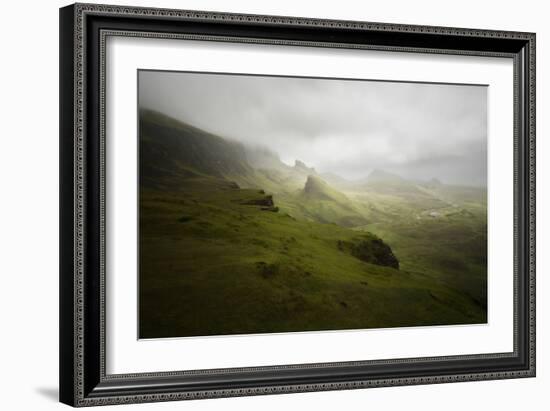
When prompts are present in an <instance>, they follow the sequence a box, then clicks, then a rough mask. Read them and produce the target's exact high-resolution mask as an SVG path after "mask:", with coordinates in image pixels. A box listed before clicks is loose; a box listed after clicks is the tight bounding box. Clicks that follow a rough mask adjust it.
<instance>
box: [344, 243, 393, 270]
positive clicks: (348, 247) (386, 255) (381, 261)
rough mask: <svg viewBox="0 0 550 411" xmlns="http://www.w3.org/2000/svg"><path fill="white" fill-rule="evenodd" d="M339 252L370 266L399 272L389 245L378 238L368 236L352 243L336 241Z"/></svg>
mask: <svg viewBox="0 0 550 411" xmlns="http://www.w3.org/2000/svg"><path fill="white" fill-rule="evenodd" d="M338 249H339V250H340V251H344V252H349V253H350V254H351V255H352V256H354V257H355V258H357V259H359V260H361V261H364V262H366V263H370V264H376V265H382V266H385V267H392V268H395V269H396V270H399V260H397V257H395V255H394V254H393V251H392V249H391V248H390V246H389V245H387V244H386V243H384V241H382V240H381V239H380V238H378V237H375V236H369V237H367V238H360V239H357V240H355V241H354V242H349V241H341V240H340V241H338Z"/></svg>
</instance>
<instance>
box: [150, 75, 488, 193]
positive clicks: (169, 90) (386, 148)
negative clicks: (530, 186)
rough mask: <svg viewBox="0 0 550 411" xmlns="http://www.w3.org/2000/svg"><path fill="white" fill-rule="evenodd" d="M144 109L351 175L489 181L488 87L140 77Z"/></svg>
mask: <svg viewBox="0 0 550 411" xmlns="http://www.w3.org/2000/svg"><path fill="white" fill-rule="evenodd" d="M139 104H140V107H145V108H150V109H154V110H158V111H160V112H163V113H165V114H167V115H169V116H172V117H175V118H177V119H179V120H182V121H185V122H187V123H190V124H192V125H194V126H196V127H199V128H202V129H204V130H207V131H210V132H212V133H216V134H218V135H220V136H222V137H226V138H230V139H233V140H237V141H241V142H243V143H245V144H249V145H259V146H265V147H268V148H269V149H271V150H273V151H275V152H277V153H278V154H279V155H280V157H281V159H282V160H283V161H285V162H287V163H293V162H294V160H295V159H300V160H302V161H304V162H306V163H307V164H308V165H311V166H314V167H315V168H316V169H317V170H318V171H321V172H331V173H335V174H339V175H341V176H342V177H345V178H348V179H360V178H364V177H366V176H367V175H368V174H369V172H370V171H371V170H372V169H374V168H381V169H384V170H387V171H393V172H396V173H399V174H401V175H403V176H404V177H411V178H417V179H430V178H432V177H437V178H439V179H441V180H442V181H445V182H448V183H457V184H469V185H485V184H486V179H487V88H486V87H485V86H476V85H472V86H465V85H445V84H420V83H403V82H378V81H363V80H360V81H359V80H327V79H308V78H287V77H264V76H246V75H225V74H203V73H184V72H183V73H180V72H157V71H141V72H140V74H139Z"/></svg>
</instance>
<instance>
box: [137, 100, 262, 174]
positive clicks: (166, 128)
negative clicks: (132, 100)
mask: <svg viewBox="0 0 550 411" xmlns="http://www.w3.org/2000/svg"><path fill="white" fill-rule="evenodd" d="M139 131H140V144H141V146H140V167H141V173H140V174H141V177H142V182H143V183H144V184H153V185H154V184H157V183H158V182H159V181H162V182H163V183H165V184H166V183H168V182H170V181H171V182H173V183H177V181H174V179H175V180H177V179H178V177H179V178H182V177H183V178H185V177H194V176H201V175H209V176H215V177H227V176H231V175H249V174H252V173H253V169H252V167H250V165H249V164H248V162H247V161H246V153H245V149H244V146H243V145H242V144H240V143H236V142H231V141H227V140H225V139H223V138H221V137H218V136H216V135H214V134H211V133H208V132H206V131H203V130H201V129H198V128H196V127H193V126H190V125H188V124H185V123H182V122H179V121H176V120H174V119H172V118H170V117H167V116H165V115H163V114H160V113H157V112H154V111H149V110H142V111H141V113H140V122H139Z"/></svg>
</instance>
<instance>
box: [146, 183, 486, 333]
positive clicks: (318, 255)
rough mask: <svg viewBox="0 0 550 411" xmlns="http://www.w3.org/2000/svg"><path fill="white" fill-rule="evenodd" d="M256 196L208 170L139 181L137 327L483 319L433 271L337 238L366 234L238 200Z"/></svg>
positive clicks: (314, 326) (293, 326)
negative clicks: (395, 262) (172, 185)
mask: <svg viewBox="0 0 550 411" xmlns="http://www.w3.org/2000/svg"><path fill="white" fill-rule="evenodd" d="M263 196H264V194H262V193H261V192H259V191H258V190H251V189H236V188H231V186H230V185H229V184H228V183H227V182H225V181H224V180H220V179H217V178H214V177H204V178H197V179H195V178H193V179H189V180H186V181H185V183H183V182H182V186H181V191H179V192H176V191H174V192H172V193H170V194H167V193H166V192H165V191H162V192H159V191H155V190H153V189H144V190H142V192H141V219H140V229H141V236H140V240H141V241H140V255H141V277H140V281H141V287H140V290H141V294H140V316H141V317H140V319H141V321H140V324H141V330H140V335H141V336H142V337H169V336H182V335H208V334H235V333H237V334H238V333H261V332H283V331H307V330H323V329H347V328H370V327H394V326H407V325H428V324H449V323H472V322H483V321H485V317H484V314H483V313H481V312H480V311H479V310H476V307H475V306H474V305H472V304H471V301H470V300H469V299H468V298H466V297H464V296H462V295H460V293H459V292H456V291H453V290H452V289H451V288H449V287H447V286H445V285H444V284H442V283H440V282H439V281H434V280H433V279H432V278H429V277H427V276H426V275H424V274H417V273H412V272H408V271H407V270H395V269H393V268H388V267H382V266H378V265H373V264H368V263H365V262H363V261H361V260H359V259H357V258H356V257H354V256H352V255H351V254H350V253H348V252H346V251H345V250H343V251H342V250H340V249H339V247H338V240H341V241H349V242H356V241H358V239H360V238H372V235H370V234H367V233H358V232H354V231H352V230H349V229H346V228H342V227H338V226H336V225H333V224H319V223H315V222H305V221H298V220H295V219H293V218H292V217H290V216H288V215H287V214H284V213H281V212H278V213H277V212H271V211H262V210H260V207H258V206H250V205H243V204H242V203H243V202H247V201H248V200H250V199H255V198H262V197H263Z"/></svg>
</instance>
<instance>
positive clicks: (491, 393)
mask: <svg viewBox="0 0 550 411" xmlns="http://www.w3.org/2000/svg"><path fill="white" fill-rule="evenodd" d="M111 3H114V4H131V5H142V6H153V7H170V8H188V9H202V10H217V11H229V12H243V13H258V14H278V15H295V16H304V17H319V18H336V19H354V20H368V21H382V22H394V23H409V24H429V25H444V26H458V27H472V28H490V29H501V30H520V31H534V32H536V33H537V73H538V79H537V95H538V96H537V97H538V98H537V100H538V101H537V103H538V107H537V116H538V124H537V131H538V137H539V138H538V150H537V151H538V160H539V161H538V166H537V175H538V181H539V185H538V199H537V203H538V205H537V207H538V211H539V213H538V229H537V231H538V247H537V248H538V253H539V261H538V279H537V287H538V292H537V295H538V297H539V298H538V302H537V310H538V338H537V340H538V341H537V342H538V376H537V378H536V379H525V380H507V381H487V382H475V383H455V384H443V385H432V386H413V387H397V388H377V389H370V390H355V391H335V392H325V393H305V394H292V395H277V396H263V397H247V398H232V399H223V400H201V401H193V402H184V403H162V404H148V405H132V406H124V407H123V408H117V409H156V410H169V409H174V408H176V407H178V408H180V409H188V410H213V409H219V408H223V409H227V410H233V409H234V410H237V409H239V410H241V409H242V410H255V409H264V410H271V409H273V410H275V409H277V410H278V409H300V408H304V409H321V410H324V409H326V410H328V409H335V408H336V409H338V408H345V409H365V408H367V407H368V408H370V409H390V410H391V409H399V408H406V409H408V410H416V409H418V410H420V409H421V410H423V411H427V410H440V409H442V408H443V409H446V410H464V409H472V410H483V409H499V410H514V409H520V408H523V407H525V406H528V407H529V408H530V409H535V410H537V409H546V408H545V406H546V407H547V404H545V403H547V402H548V395H547V392H546V391H547V390H548V387H550V372H549V368H550V356H549V355H548V351H547V347H548V346H549V343H548V339H549V331H550V322H549V320H548V315H547V313H548V312H550V300H548V299H544V297H545V295H546V294H547V292H548V291H550V284H549V281H548V278H547V276H546V274H547V273H548V272H549V270H550V263H549V262H548V260H546V259H545V251H546V250H549V249H550V235H548V231H549V230H550V222H549V221H550V220H549V217H548V214H545V213H544V210H545V209H546V210H548V209H549V207H550V188H549V185H548V184H546V177H547V176H548V175H550V162H548V161H546V163H545V153H547V152H549V150H550V147H549V142H548V140H547V139H546V138H545V136H546V135H547V134H548V133H549V131H550V130H549V127H550V122H549V121H548V120H547V118H548V117H547V116H545V115H544V113H547V112H548V111H549V110H550V100H549V94H548V93H549V92H550V89H549V87H548V83H549V82H548V77H547V73H549V72H550V67H549V66H550V64H549V63H550V26H548V23H547V16H548V11H547V10H545V2H542V1H536V0H524V1H522V2H518V1H513V2H512V1H504V0H501V1H485V2H481V1H479V0H462V1H460V2H452V3H451V2H443V1H429V0H416V1H406V0H403V1H395V0H393V1H392V0H388V1H385V2H358V1H353V0H339V1H337V2H336V1H330V2H329V1H320V0H319V1H307V0H301V1H300V0H277V1H274V0H271V1H264V2H258V1H256V2H254V1H252V0H232V1H230V2H224V1H223V0H202V1H199V0H180V1H177V0H156V1H155V0H148V1H139V0H128V1H127V2H126V1H123V2H119V1H115V0H112V1H111ZM65 4H67V3H65V2H64V1H58V0H49V1H32V0H27V1H24V2H19V3H16V2H9V3H8V4H3V5H2V6H3V7H2V17H3V18H2V23H1V24H0V30H1V36H0V42H1V45H2V47H1V49H0V50H1V56H2V64H0V70H1V75H0V106H1V107H0V113H1V121H0V141H1V142H2V146H1V149H0V193H1V194H0V250H1V252H0V275H1V280H2V281H1V282H0V336H1V339H0V387H2V390H1V394H0V408H2V409H6V410H16V409H28V410H49V409H61V408H63V407H65V406H63V405H61V404H58V403H57V377H58V373H57V349H58V338H57V324H58V321H57V301H58V277H57V275H58V199H57V197H58V182H57V180H58V7H60V6H64V5H65Z"/></svg>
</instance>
